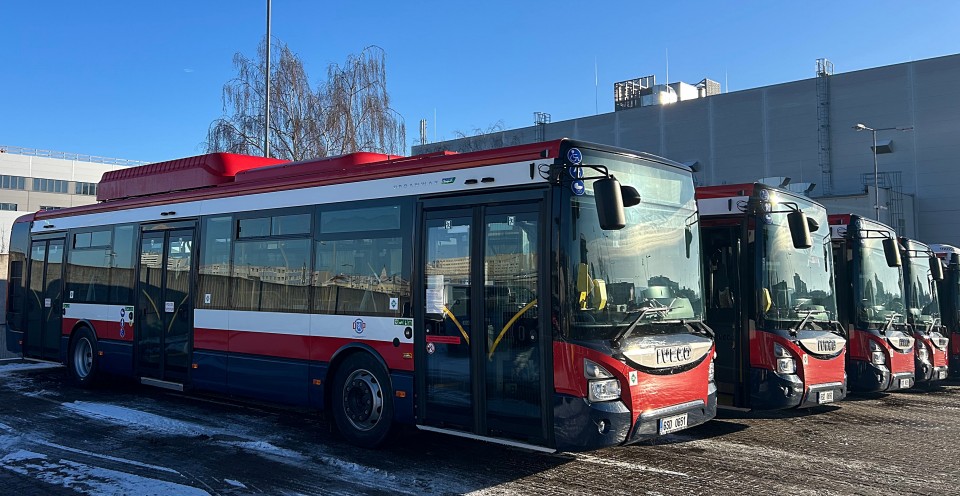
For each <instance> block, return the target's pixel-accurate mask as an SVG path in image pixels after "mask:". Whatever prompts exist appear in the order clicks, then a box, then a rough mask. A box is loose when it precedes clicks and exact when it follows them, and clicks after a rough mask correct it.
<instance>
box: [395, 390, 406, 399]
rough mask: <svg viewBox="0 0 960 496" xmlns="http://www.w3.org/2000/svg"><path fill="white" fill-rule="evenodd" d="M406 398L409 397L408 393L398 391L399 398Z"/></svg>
mask: <svg viewBox="0 0 960 496" xmlns="http://www.w3.org/2000/svg"><path fill="white" fill-rule="evenodd" d="M406 397H407V392H406V391H397V398H406Z"/></svg>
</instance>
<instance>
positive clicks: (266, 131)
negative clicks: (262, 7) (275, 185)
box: [263, 0, 272, 157]
mask: <svg viewBox="0 0 960 496" xmlns="http://www.w3.org/2000/svg"><path fill="white" fill-rule="evenodd" d="M270 7H271V6H270V0H267V68H266V70H265V76H266V79H267V81H266V88H265V91H264V93H265V98H264V105H263V156H264V157H269V156H270V11H271V10H272V9H271V8H270Z"/></svg>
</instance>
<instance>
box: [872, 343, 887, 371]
mask: <svg viewBox="0 0 960 496" xmlns="http://www.w3.org/2000/svg"><path fill="white" fill-rule="evenodd" d="M870 361H871V362H873V364H874V365H883V364H884V363H886V362H887V354H886V353H885V352H884V350H883V348H881V347H880V345H879V344H877V343H876V342H874V341H870Z"/></svg>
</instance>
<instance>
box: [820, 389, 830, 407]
mask: <svg viewBox="0 0 960 496" xmlns="http://www.w3.org/2000/svg"><path fill="white" fill-rule="evenodd" d="M817 403H820V404H821V405H822V404H824V403H833V391H822V392H819V393H817Z"/></svg>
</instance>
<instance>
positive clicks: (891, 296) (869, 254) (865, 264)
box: [857, 237, 905, 323]
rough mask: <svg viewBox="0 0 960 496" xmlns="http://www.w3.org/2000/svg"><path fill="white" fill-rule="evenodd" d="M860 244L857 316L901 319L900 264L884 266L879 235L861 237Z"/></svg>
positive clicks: (885, 264)
mask: <svg viewBox="0 0 960 496" xmlns="http://www.w3.org/2000/svg"><path fill="white" fill-rule="evenodd" d="M861 243H862V245H861V252H860V255H861V257H862V264H861V270H860V274H859V275H858V276H859V282H858V284H857V290H858V292H859V293H860V294H859V295H858V296H857V301H859V302H860V308H859V312H860V319H861V320H864V321H867V322H875V323H883V322H886V321H887V320H889V319H890V317H891V316H894V320H893V322H894V323H903V322H905V317H904V311H903V310H904V308H903V288H902V286H901V279H900V267H890V266H889V265H887V258H886V256H885V255H884V254H883V239H882V238H879V237H877V238H868V239H862V240H861Z"/></svg>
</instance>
